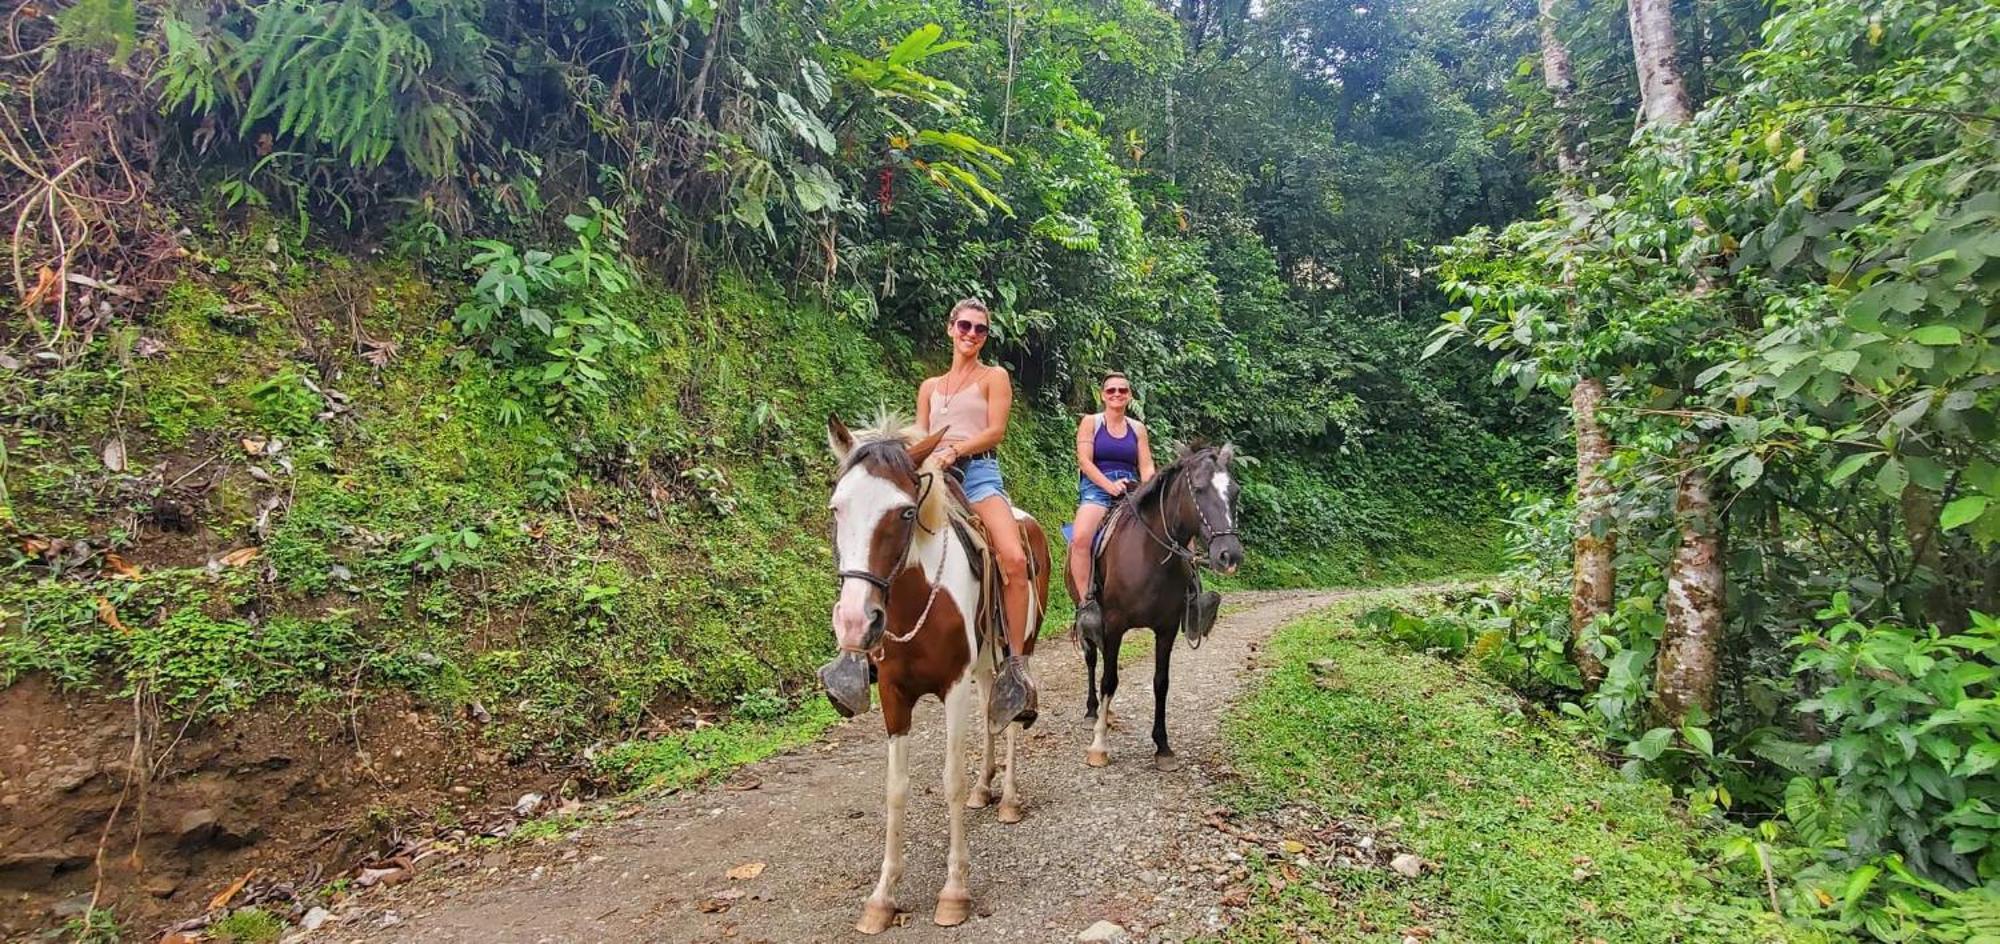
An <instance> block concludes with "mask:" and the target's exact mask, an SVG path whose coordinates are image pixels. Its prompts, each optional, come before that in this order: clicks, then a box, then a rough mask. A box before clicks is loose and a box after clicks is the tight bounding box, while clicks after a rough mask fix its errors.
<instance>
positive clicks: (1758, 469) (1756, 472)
mask: <svg viewBox="0 0 2000 944" xmlns="http://www.w3.org/2000/svg"><path fill="white" fill-rule="evenodd" d="M1763 477H1764V460H1763V459H1760V458H1758V457H1757V454H1756V453H1754V452H1753V453H1749V454H1747V455H1745V456H1744V457H1743V458H1741V459H1738V460H1736V464H1735V465H1733V466H1730V467H1729V478H1730V481H1733V482H1735V483H1736V487H1737V488H1739V489H1744V488H1749V487H1750V486H1752V485H1755V484H1757V480H1758V479H1760V478H1763Z"/></svg>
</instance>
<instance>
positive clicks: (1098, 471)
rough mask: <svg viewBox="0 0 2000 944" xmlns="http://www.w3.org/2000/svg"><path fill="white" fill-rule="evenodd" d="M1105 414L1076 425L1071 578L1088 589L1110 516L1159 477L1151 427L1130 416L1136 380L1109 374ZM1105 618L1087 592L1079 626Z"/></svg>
mask: <svg viewBox="0 0 2000 944" xmlns="http://www.w3.org/2000/svg"><path fill="white" fill-rule="evenodd" d="M1099 392H1100V393H1101V394H1102V395H1103V397H1104V411H1103V412H1102V413H1093V414H1091V415H1089V416H1086V417H1084V418H1083V421H1082V422H1080V423H1078V424H1076V472H1077V474H1076V519H1075V520H1076V527H1075V529H1074V530H1073V532H1072V533H1071V535H1070V542H1069V579H1070V582H1071V583H1072V584H1074V585H1076V586H1079V587H1084V588H1085V589H1086V590H1088V588H1089V587H1090V586H1091V585H1092V583H1093V581H1092V580H1091V578H1090V560H1091V557H1090V549H1091V545H1092V542H1093V541H1095V540H1096V539H1097V528H1098V526H1099V525H1102V524H1103V523H1104V516H1105V515H1108V514H1110V513H1111V509H1112V507H1113V506H1114V505H1116V504H1117V502H1118V500H1119V499H1121V498H1123V497H1125V494H1126V493H1127V492H1130V491H1131V490H1133V489H1135V488H1138V487H1139V486H1140V485H1142V484H1144V483H1145V482H1147V481H1148V480H1150V479H1151V478H1152V477H1153V440H1152V437H1151V436H1150V435H1149V434H1148V433H1147V432H1146V424H1144V423H1141V422H1139V421H1138V420H1136V419H1133V418H1132V417H1131V416H1130V413H1131V407H1132V381H1131V379H1130V378H1128V377H1126V376H1125V375H1124V374H1123V373H1121V372H1119V371H1115V370H1114V371H1112V372H1110V373H1108V374H1105V375H1104V386H1103V389H1102V390H1101V391H1099ZM1098 619H1099V614H1098V610H1097V600H1096V598H1095V597H1092V596H1090V595H1088V594H1087V593H1086V595H1085V596H1084V598H1083V602H1082V603H1079V604H1077V607H1076V622H1077V625H1078V626H1079V627H1082V626H1095V625H1097V623H1098Z"/></svg>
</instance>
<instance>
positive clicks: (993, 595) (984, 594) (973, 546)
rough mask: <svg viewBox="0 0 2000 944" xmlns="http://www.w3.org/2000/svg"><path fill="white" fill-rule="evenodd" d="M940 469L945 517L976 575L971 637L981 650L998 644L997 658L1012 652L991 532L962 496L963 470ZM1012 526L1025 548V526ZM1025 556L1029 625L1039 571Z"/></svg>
mask: <svg viewBox="0 0 2000 944" xmlns="http://www.w3.org/2000/svg"><path fill="white" fill-rule="evenodd" d="M943 471H944V472H945V473H946V474H945V475H944V477H943V479H944V483H945V489H946V491H945V495H946V498H947V501H946V504H945V507H946V509H947V516H946V517H947V519H948V520H949V521H950V522H951V530H952V533H953V534H955V535H957V537H958V541H959V546H960V547H961V548H962V549H963V550H964V551H965V556H966V559H967V560H970V561H971V562H972V571H973V573H974V574H976V575H977V576H978V578H979V599H980V606H979V610H978V615H977V618H978V621H979V623H978V626H977V627H975V629H976V632H975V633H974V638H976V639H977V640H979V646H980V648H981V649H982V650H984V649H985V648H986V647H987V645H988V644H992V645H995V646H998V647H999V654H1000V658H1002V659H1005V658H1006V657H1007V656H1009V655H1011V654H1012V653H1010V652H1009V651H1007V631H1006V627H1007V610H1006V604H1005V602H1004V601H1003V600H1002V598H1001V590H1000V568H998V567H995V566H993V550H992V547H991V545H990V543H989V542H990V536H989V535H988V534H987V533H986V521H985V519H983V518H981V517H979V514H978V512H975V511H973V510H972V503H971V502H968V501H966V499H965V488H964V485H963V480H964V471H963V470H962V469H960V468H959V467H958V466H950V467H947V468H946V469H944V470H943ZM1015 527H1017V528H1020V531H1021V535H1020V539H1021V544H1022V546H1023V547H1024V548H1025V547H1026V546H1027V540H1028V529H1027V527H1026V526H1024V525H1022V524H1021V523H1020V522H1019V521H1018V520H1017V521H1016V522H1015ZM1027 557H1028V587H1029V591H1028V606H1029V608H1030V611H1029V623H1030V626H1031V627H1032V625H1033V623H1034V621H1035V613H1034V612H1033V607H1034V605H1035V594H1034V586H1035V580H1036V578H1037V576H1039V575H1038V574H1036V572H1035V567H1036V561H1035V555H1033V554H1029V555H1027ZM1027 648H1028V650H1029V651H1033V650H1034V648H1035V644H1034V639H1033V636H1032V634H1031V635H1030V637H1029V639H1028V641H1027Z"/></svg>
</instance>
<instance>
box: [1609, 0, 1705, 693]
mask: <svg viewBox="0 0 2000 944" xmlns="http://www.w3.org/2000/svg"><path fill="white" fill-rule="evenodd" d="M1626 13H1627V14H1628V15H1629V17H1630V22H1631V26H1632V60H1633V65H1634V66H1635V67H1636V68H1637V69H1638V72H1639V94H1640V100H1641V103H1642V106H1643V107H1642V108H1641V113H1642V120H1643V121H1644V124H1645V126H1646V127H1648V128H1666V127H1674V126H1678V125H1684V124H1687V123H1688V120H1689V119H1690V118H1691V117H1692V116H1691V114H1690V109H1689V106H1688V96H1687V83H1686V82H1685V81H1684V80H1683V79H1682V77H1681V69H1680V62H1679V59H1678V57H1677V56H1676V55H1675V51H1674V17H1673V7H1672V0H1628V3H1627V5H1626ZM1714 288H1715V286H1714V285H1713V284H1712V283H1711V281H1710V280H1709V279H1708V278H1707V276H1706V275H1701V276H1698V277H1697V279H1696V285H1695V291H1696V292H1697V293H1699V294H1707V293H1708V292H1710V291H1713V290H1714ZM1693 435H1696V436H1698V435H1699V434H1698V433H1697V434H1693ZM1699 453H1700V447H1699V445H1698V443H1697V444H1691V445H1689V446H1688V447H1687V448H1686V449H1684V450H1683V451H1682V459H1683V460H1684V461H1686V462H1687V463H1688V468H1687V471H1685V472H1682V473H1681V477H1680V481H1679V483H1678V485H1677V486H1676V487H1675V490H1674V520H1675V524H1676V526H1677V528H1678V529H1679V532H1680V546H1679V547H1678V548H1676V549H1675V551H1674V560H1673V566H1672V567H1671V569H1670V570H1669V571H1668V573H1667V624H1666V629H1665V631H1664V632H1663V633H1662V635H1661V638H1660V652H1659V656H1658V664H1657V665H1656V666H1655V672H1654V676H1653V705H1654V709H1655V711H1656V713H1657V715H1658V717H1659V719H1660V721H1661V722H1662V723H1664V724H1669V725H1674V726H1679V725H1681V724H1683V723H1684V722H1686V720H1687V715H1688V712H1689V711H1690V710H1692V709H1697V708H1698V709H1700V710H1701V711H1702V713H1703V714H1704V715H1706V714H1708V713H1710V712H1712V711H1713V710H1714V708H1715V680H1716V668H1717V661H1718V656H1719V654H1720V652H1721V649H1722V632H1723V622H1722V616H1723V609H1722V607H1723V594H1724V586H1725V580H1724V576H1723V569H1722V567H1723V564H1722V529H1721V527H1720V526H1719V524H1720V523H1719V521H1718V520H1717V518H1716V513H1715V487H1714V483H1713V482H1712V481H1711V480H1710V479H1709V477H1708V471H1707V470H1706V469H1704V468H1702V467H1701V465H1700V464H1699Z"/></svg>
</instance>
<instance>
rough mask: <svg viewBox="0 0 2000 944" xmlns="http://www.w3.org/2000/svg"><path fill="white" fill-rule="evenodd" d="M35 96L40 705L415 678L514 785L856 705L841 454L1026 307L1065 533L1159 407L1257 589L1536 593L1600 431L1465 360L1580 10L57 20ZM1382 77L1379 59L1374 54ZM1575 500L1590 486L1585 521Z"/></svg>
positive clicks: (980, 8) (315, 688)
mask: <svg viewBox="0 0 2000 944" xmlns="http://www.w3.org/2000/svg"><path fill="white" fill-rule="evenodd" d="M7 35H8V42H9V43H10V44H11V45H10V48H9V50H8V54H7V55H6V57H5V58H4V59H0V73H3V74H4V82H0V103H4V106H5V113H6V116H7V117H6V121H5V122H4V125H0V156H4V157H5V158H6V161H5V164H4V168H5V169H4V171H0V174H4V176H0V186H4V190H0V196H4V198H5V203H4V205H5V206H6V208H7V210H8V214H9V216H8V220H9V223H10V225H12V226H14V232H15V233H16V234H17V238H16V239H15V240H14V241H13V242H12V244H11V249H10V256H9V259H8V262H9V269H8V274H9V276H10V279H9V282H10V286H11V289H12V291H13V294H14V298H13V299H12V301H13V303H14V307H15V310H16V316H15V317H14V318H12V319H11V320H10V321H9V323H8V329H7V340H8V347H7V353H6V359H5V361H4V365H5V373H4V375H0V404H4V406H0V411H4V413H5V415H6V427H7V435H6V439H5V446H6V463H5V476H4V481H5V485H6V490H5V497H6V503H5V506H4V516H5V522H6V527H7V528H8V529H9V530H10V531H11V532H12V533H13V536H14V540H12V541H11V542H10V548H9V551H8V555H9V557H8V580H7V583H6V586H5V590H4V591H0V609H4V611H5V614H6V617H5V618H6V631H5V633H4V634H0V682H8V683H11V682H13V681H15V680H18V679H22V678H27V677H30V676H39V677H47V678H51V679H54V680H55V681H57V682H59V683H61V684H62V685H64V686H69V687H81V688H95V689H98V690H101V691H104V692H106V693H122V694H126V695H135V694H136V695H143V696H144V699H143V700H146V701H148V703H152V704H156V706H157V708H158V710H159V712H160V714H161V716H162V717H167V718H175V717H181V716H218V715H222V714H226V713H228V712H232V711H236V710H240V709H244V708H247V707H250V706H251V705H253V704H255V703H257V702H258V701H259V700H261V699H265V698H267V697H271V696H277V695H287V696H292V697H295V698H302V699H303V700H304V701H306V702H308V703H315V704H319V703H324V704H336V703H337V704H349V703H351V702H352V700H353V698H354V697H355V695H356V694H357V693H362V692H366V691H371V690H377V689H381V688H385V687H386V688H395V689H407V690H411V691H415V692H417V693H419V695H420V696H422V697H423V698H425V699H427V700H428V701H429V702H431V703H432V704H434V705H436V706H438V707H439V708H441V709H443V710H445V711H447V712H450V713H455V714H457V715H459V716H464V717H469V718H471V719H473V720H474V721H476V722H477V723H478V724H480V725H482V726H483V730H485V731H486V733H487V736H488V737H489V738H490V739H492V740H493V741H495V742H496V743H497V744H499V745H500V746H503V747H504V748H506V749H507V750H508V751H509V752H510V753H512V754H513V755H515V756H522V755H528V754H533V753H537V752H550V751H556V752H560V751H566V750H571V749H576V748H580V747H584V746H587V745H588V744H590V743H591V742H593V741H594V740H596V739H599V738H601V737H606V736H613V735H618V734H622V733H627V732H632V731H636V730H640V729H643V728H648V727H652V728H658V727H661V726H669V727H670V726H672V725H675V724H678V723H680V721H681V720H683V719H685V718H686V717H688V711H689V710H690V709H693V710H695V711H704V710H709V709H713V708H717V707H725V708H726V707H731V706H735V707H738V708H743V707H745V706H754V707H755V708H756V709H757V710H759V711H764V710H767V709H770V708H771V706H773V705H776V706H778V707H779V708H782V707H783V705H785V704H787V703H789V702H791V701H792V700H794V699H796V698H798V697H800V696H802V695H809V694H810V689H809V688H802V687H801V683H803V682H805V681H807V680H809V679H810V678H811V669H812V667H813V665H815V664H816V662H817V661H818V660H819V659H822V658H824V656H825V655H826V653H827V652H828V651H829V650H830V648H831V645H830V642H831V641H830V639H829V638H828V634H827V633H826V631H825V628H824V625H825V624H824V620H825V613H826V612H827V609H828V607H829V605H830V600H831V593H832V581H831V580H830V579H829V578H828V572H829V568H830V563H829V561H828V552H827V550H826V548H825V546H824V541H823V539H822V537H821V536H822V535H823V534H824V521H823V518H824V511H823V506H824V502H825V488H826V483H825V471H826V468H827V462H826V459H825V455H824V445H823V441H822V440H823V435H822V433H821V430H822V428H823V424H824V417H825V416H826V415H827V414H828V413H829V412H834V411H838V412H840V413H842V414H844V415H846V416H848V417H849V418H850V419H855V418H865V416H866V415H867V414H869V413H872V412H873V411H874V410H875V409H876V408H877V406H878V405H879V404H883V403H887V404H890V405H892V406H903V407H905V408H907V404H908V403H909V399H910V391H911V390H912V389H914V386H915V382H916V380H917V379H918V378H919V377H921V376H922V375H923V373H924V372H925V371H926V370H933V371H934V370H935V369H936V368H937V366H938V365H939V364H941V363H942V362H943V355H944V349H943V346H942V345H941V344H939V343H938V342H939V341H940V340H941V329H942V326H943V321H944V318H945V313H946V311H947V309H948V307H949V305H950V303H951V301H952V300H954V299H956V298H959V297H961V296H966V295H978V296H981V297H984V298H986V299H987V300H988V301H989V302H990V303H991V304H992V306H993V314H994V317H995V322H996V327H997V329H998V330H997V332H996V334H997V340H996V342H995V344H994V345H993V347H994V349H995V353H996V354H997V356H998V359H999V360H1000V361H1001V362H1002V363H1004V364H1005V365H1007V366H1008V367H1009V368H1010V369H1011V371H1012V372H1013V374H1014V376H1015V378H1016V382H1017V386H1018V388H1019V390H1020V397H1021V399H1020V400H1018V401H1017V402H1018V403H1019V404H1020V406H1019V408H1018V409H1017V415H1016V417H1015V419H1014V423H1013V427H1012V430H1011V432H1010V434H1009V437H1008V440H1007V443H1006V446H1005V449H1004V450H1003V456H1004V458H1005V460H1006V468H1007V474H1008V475H1009V478H1010V486H1011V490H1012V493H1013V496H1014V498H1015V499H1016V500H1017V501H1019V502H1021V503H1022V504H1023V505H1024V506H1026V507H1028V508H1030V509H1032V510H1034V511H1035V512H1036V513H1037V514H1038V515H1040V516H1041V517H1042V518H1043V519H1044V520H1047V521H1051V522H1059V521H1063V520H1066V519H1067V518H1068V517H1069V516H1070V512H1071V510H1072V509H1073V507H1074V501H1075V497H1074V484H1073V483H1074V478H1073V469H1074V462H1073V457H1072V446H1071V442H1072V439H1071V433H1072V430H1073V428H1074V427H1073V424H1074V423H1075V421H1076V416H1077V414H1079V413H1082V412H1087V411H1090V410H1093V409H1095V408H1096V405H1095V403H1094V396H1095V389H1096V379H1097V375H1098V373H1099V372H1100V371H1102V370H1104V369H1107V368H1123V369H1125V370H1127V371H1130V372H1131V374H1132V376H1133V378H1134V380H1135V382H1136V385H1137V388H1138V390H1139V394H1140V396H1139V400H1140V410H1141V412H1142V414H1143V415H1144V416H1145V417H1146V419H1147V420H1148V421H1149V422H1150V423H1151V424H1152V426H1153V428H1154V430H1155V433H1156V436H1155V439H1156V441H1157V442H1159V443H1160V444H1161V445H1162V446H1163V447H1164V446H1165V445H1166V444H1168V443H1170V442H1173V441H1177V440H1178V441H1188V440H1192V439H1230V440H1233V441H1235V442H1237V443H1238V444H1239V446H1240V447H1241V448H1242V449H1243V450H1244V452H1245V454H1247V455H1248V456H1250V457H1251V458H1252V459H1253V460H1255V466H1254V471H1253V472H1252V473H1251V474H1250V475H1248V476H1247V479H1248V482H1247V484H1246V486H1245V501H1244V505H1245V508H1244V518H1245V527H1246V529H1248V530H1247V534H1248V536H1249V538H1250V540H1251V542H1252V544H1253V545H1254V546H1255V547H1256V548H1257V549H1258V554H1257V555H1256V556H1255V558H1254V559H1253V562H1252V564H1251V566H1250V567H1249V568H1248V570H1247V572H1246V575H1245V577H1244V578H1243V579H1244V580H1246V581H1248V582H1252V583H1264V584H1276V583H1291V584H1309V583H1320V584H1324V583H1329V582H1360V581H1368V580H1375V579H1381V578H1383V577H1389V576H1399V575H1426V574H1432V573H1437V572H1442V571H1465V570H1480V569H1490V568H1491V567H1492V566H1494V563H1495V561H1496V560H1497V553H1498V548H1499V543H1498V540H1497V538H1498V533H1499V531H1498V527H1497V519H1498V513H1499V510H1500V495H1501V486H1502V484H1503V483H1518V482H1522V481H1532V480H1535V479H1537V478H1538V477H1548V476H1549V473H1548V472H1546V471H1545V470H1544V463H1545V458H1546V456H1547V455H1548V454H1550V453H1551V452H1552V451H1553V447H1554V444H1555V442H1556V440H1555V429H1556V428H1555V427H1554V426H1553V425H1551V423H1550V422H1549V419H1548V417H1547V416H1546V414H1545V413H1538V412H1536V411H1533V410H1531V409H1529V408H1527V407H1524V406H1521V405H1517V404H1515V403H1514V401H1513V400H1512V399H1511V398H1510V396H1509V395H1508V394H1507V393H1506V392H1504V391H1497V390H1494V389H1492V388H1491V386H1490V385H1489V384H1487V383H1486V382H1485V374H1486V372H1487V370H1488V369H1489V363H1488V361H1487V359H1486V358H1485V356H1484V355H1483V354H1481V353H1479V352H1472V351H1468V352H1464V353H1461V354H1453V355H1449V356H1448V357H1447V358H1446V359H1445V360H1444V361H1442V362H1440V363H1430V364H1419V363H1418V362H1417V361H1416V359H1415V358H1414V356H1413V352H1414V351H1415V350H1416V349H1417V348H1418V347H1419V346H1420V345H1421V344H1422V341H1423V338H1424V336H1425V335H1426V333H1427V332H1428V331H1429V330H1430V328H1431V325H1432V324H1434V323H1435V320H1436V318H1437V316H1438V314H1439V312H1441V311H1443V310H1444V308H1445V305H1446V301H1445V299H1444V298H1443V296H1442V295H1441V294H1440V293H1439V292H1438V291H1437V290H1436V288H1435V287H1433V285H1432V283H1431V280H1429V279H1427V278H1425V277H1424V276H1423V274H1422V272H1421V266H1422V265H1423V264H1424V261H1425V260H1426V259H1427V258H1428V257H1427V255H1426V253H1427V250H1426V247H1427V246H1429V245H1431V244H1433V243H1436V242H1438V241H1440V240H1444V239H1447V238H1449V237H1451V236H1453V235H1455V234H1458V233H1460V232H1463V231H1465V230H1466V229H1467V228H1468V227H1470V226H1472V225H1474V224H1477V223H1490V224H1496V225H1497V224H1501V223H1504V222H1505V221H1507V220H1509V219H1513V218H1516V217H1518V216H1519V215H1521V214H1522V213H1524V212H1527V211H1528V210H1529V209H1530V208H1531V207H1532V205H1533V204H1532V201H1533V191H1532V187H1531V185H1530V180H1529V174H1530V171H1529V168H1528V166H1527V163H1526V161H1525V159H1524V158H1523V157H1522V156H1521V155H1520V154H1518V153H1517V152H1515V151H1513V150H1512V149H1511V148H1510V147H1509V146H1508V145H1507V144H1506V142H1504V141H1501V140H1498V139H1495V138H1493V137H1492V136H1490V134H1489V130H1490V128H1491V127H1492V126H1493V124H1494V121H1495V120H1496V115H1498V114H1499V111H1498V109H1500V107H1501V105H1502V99H1501V97H1500V96H1499V94H1498V90H1499V87H1500V83H1501V82H1502V80H1503V79H1504V77H1505V76H1506V75H1507V74H1508V73H1509V71H1510V70H1512V69H1513V67H1514V63H1515V61H1516V59H1517V58H1518V57H1519V55H1520V54H1521V53H1522V51H1523V50H1525V49H1526V48H1527V46H1526V45H1524V44H1525V43H1527V42H1528V41H1530V40H1531V39H1532V11H1531V10H1527V9H1526V8H1525V7H1522V6H1521V5H1519V4H1512V5H1508V4H1502V5H1497V6H1496V5H1493V4H1489V3H1481V2H1466V3H1460V4H1457V5H1453V6H1449V7H1434V6H1410V7H1407V8H1396V9H1386V8H1385V9H1384V10H1382V11H1379V12H1363V11H1353V10H1349V11H1340V10H1328V9H1323V8H1321V7H1320V6H1317V5H1313V4H1299V5H1294V6H1288V7H1282V8H1280V7H1274V8H1272V9H1269V10H1265V11H1261V12H1260V13H1258V15H1256V16H1252V15H1251V13H1250V11H1249V10H1248V9H1247V8H1245V7H1241V6H1226V5H1225V6H1218V7H1213V8H1210V7H1196V6H1189V7H1185V8H1181V9H1162V8H1159V7H1156V6H1154V5H1151V4H1148V3H1144V2H1123V3H1069V2H1050V3H1043V2H1033V3H1029V2H1017V3H1011V4H1004V5H990V6H989V5H965V4H957V3H929V2H903V0H897V2H883V3H876V2H869V3H857V4H842V5H834V6H828V5H820V4H813V3H793V2H778V3H742V2H737V0H728V2H723V3H719V4H718V3H711V2H708V0H689V2H629V0H582V2H556V3H516V2H494V0H411V2H401V0H396V2H380V0H326V2H306V0H276V2H176V3H134V2H132V0H76V2H56V3H48V4H36V5H31V6H28V7H23V8H21V10H20V11H19V12H18V13H17V15H16V16H15V17H14V18H13V19H12V20H11V21H10V28H9V31H8V34H7ZM1364 47H1365V55H1354V54H1353V52H1354V51H1361V50H1363V49H1364ZM1550 481H1553V478H1552V477H1550Z"/></svg>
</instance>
